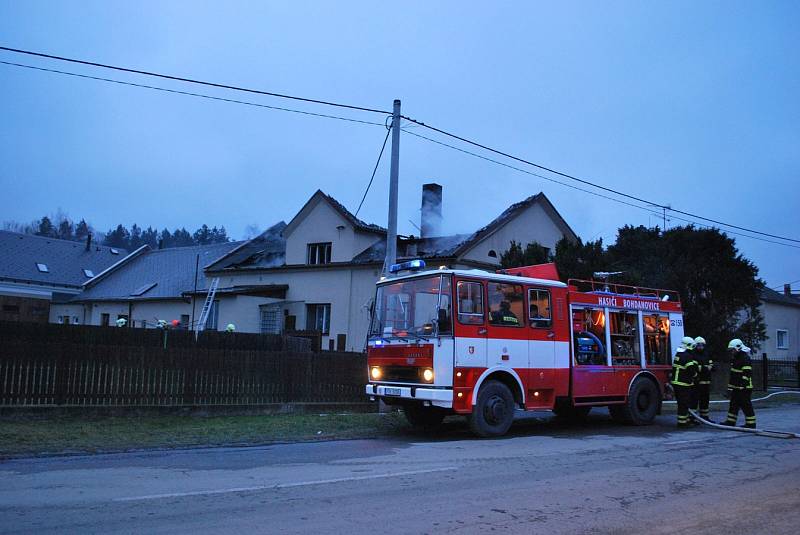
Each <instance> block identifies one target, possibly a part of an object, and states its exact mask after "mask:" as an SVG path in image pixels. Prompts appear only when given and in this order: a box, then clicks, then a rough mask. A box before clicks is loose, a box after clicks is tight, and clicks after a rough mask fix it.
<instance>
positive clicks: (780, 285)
mask: <svg viewBox="0 0 800 535" xmlns="http://www.w3.org/2000/svg"><path fill="white" fill-rule="evenodd" d="M796 282H800V279H797V280H796V281H792V282H786V283H784V284H788V285H789V286H791V285H792V284H794V283H796ZM784 284H779V285H777V286H773V287H772V288H771V289H772V290H780V289H781V288H783V286H784Z"/></svg>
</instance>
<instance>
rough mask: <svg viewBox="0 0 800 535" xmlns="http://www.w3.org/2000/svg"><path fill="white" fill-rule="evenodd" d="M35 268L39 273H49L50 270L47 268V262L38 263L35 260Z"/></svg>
mask: <svg viewBox="0 0 800 535" xmlns="http://www.w3.org/2000/svg"><path fill="white" fill-rule="evenodd" d="M36 269H38V270H39V273H50V270H49V269H48V268H47V264H39V263H38V262H37V263H36Z"/></svg>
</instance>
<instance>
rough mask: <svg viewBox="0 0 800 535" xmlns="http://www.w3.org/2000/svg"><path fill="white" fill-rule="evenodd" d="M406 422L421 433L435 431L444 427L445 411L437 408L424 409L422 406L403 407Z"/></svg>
mask: <svg viewBox="0 0 800 535" xmlns="http://www.w3.org/2000/svg"><path fill="white" fill-rule="evenodd" d="M403 412H404V413H405V415H406V420H408V423H410V424H411V426H412V427H414V428H415V429H419V430H421V431H434V430H436V429H438V428H439V426H440V425H442V421H443V420H444V416H445V415H444V411H443V410H441V409H439V408H437V407H424V406H422V405H417V404H414V405H406V406H405V407H403Z"/></svg>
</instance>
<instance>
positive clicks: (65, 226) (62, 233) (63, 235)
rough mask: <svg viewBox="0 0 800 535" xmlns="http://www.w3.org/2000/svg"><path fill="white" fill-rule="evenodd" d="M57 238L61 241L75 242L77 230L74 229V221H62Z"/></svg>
mask: <svg viewBox="0 0 800 535" xmlns="http://www.w3.org/2000/svg"><path fill="white" fill-rule="evenodd" d="M56 236H57V237H58V239H60V240H74V239H75V229H74V228H73V227H72V221H70V220H69V219H62V220H61V222H59V224H58V230H56Z"/></svg>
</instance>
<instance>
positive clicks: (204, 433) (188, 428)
mask: <svg viewBox="0 0 800 535" xmlns="http://www.w3.org/2000/svg"><path fill="white" fill-rule="evenodd" d="M409 429H410V428H409V427H408V424H407V423H406V421H405V418H404V417H403V416H402V415H401V414H398V413H388V414H375V413H366V414H365V413H354V414H327V415H324V414H323V415H320V414H315V415H310V414H285V415H284V414H281V415H264V416H207V417H199V416H159V415H153V416H135V417H98V418H92V419H86V418H77V417H53V418H36V419H26V420H4V421H2V422H0V458H2V457H19V456H26V455H42V454H54V453H78V452H87V453H93V452H107V451H127V450H133V449H144V448H180V447H195V446H218V445H251V444H265V443H270V442H295V441H308V440H331V439H342V438H373V437H379V436H390V435H397V434H400V433H403V432H407V431H409Z"/></svg>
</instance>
